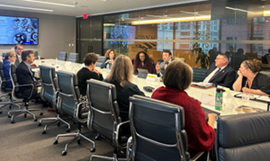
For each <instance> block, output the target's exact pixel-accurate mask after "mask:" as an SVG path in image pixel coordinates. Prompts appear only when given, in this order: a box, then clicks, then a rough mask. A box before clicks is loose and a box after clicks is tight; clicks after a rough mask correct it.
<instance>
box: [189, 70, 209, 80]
mask: <svg viewBox="0 0 270 161" xmlns="http://www.w3.org/2000/svg"><path fill="white" fill-rule="evenodd" d="M192 70H193V80H192V81H193V82H202V81H203V80H204V76H205V73H206V72H207V69H201V68H192Z"/></svg>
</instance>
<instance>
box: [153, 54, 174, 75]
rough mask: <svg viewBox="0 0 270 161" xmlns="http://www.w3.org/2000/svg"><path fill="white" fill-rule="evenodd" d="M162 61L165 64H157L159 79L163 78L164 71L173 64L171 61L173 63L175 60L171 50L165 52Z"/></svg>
mask: <svg viewBox="0 0 270 161" xmlns="http://www.w3.org/2000/svg"><path fill="white" fill-rule="evenodd" d="M162 59H163V62H161V63H160V62H159V61H158V62H157V65H156V71H157V75H158V76H159V77H163V74H164V71H165V69H166V68H167V66H168V65H169V63H171V61H173V60H174V59H172V53H171V51H170V50H164V51H163V53H162Z"/></svg>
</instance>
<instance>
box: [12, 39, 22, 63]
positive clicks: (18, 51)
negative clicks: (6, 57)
mask: <svg viewBox="0 0 270 161" xmlns="http://www.w3.org/2000/svg"><path fill="white" fill-rule="evenodd" d="M14 49H15V53H16V61H15V65H16V67H17V66H18V65H19V64H20V63H21V62H22V58H21V55H22V51H23V46H22V45H20V44H18V45H16V46H15V48H14Z"/></svg>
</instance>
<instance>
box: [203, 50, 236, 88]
mask: <svg viewBox="0 0 270 161" xmlns="http://www.w3.org/2000/svg"><path fill="white" fill-rule="evenodd" d="M228 64H229V57H228V55H227V54H218V56H217V57H216V60H215V63H212V64H211V66H210V68H209V69H208V70H207V72H206V73H205V79H204V81H203V82H204V83H213V84H215V85H216V86H217V85H220V86H224V87H228V88H230V89H232V85H233V82H234V81H235V76H236V73H235V71H234V70H233V68H232V67H231V66H229V65H228Z"/></svg>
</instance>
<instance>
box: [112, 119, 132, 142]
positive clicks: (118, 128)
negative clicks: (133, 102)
mask: <svg viewBox="0 0 270 161" xmlns="http://www.w3.org/2000/svg"><path fill="white" fill-rule="evenodd" d="M129 122H130V121H129V120H127V121H125V122H121V123H119V124H118V125H117V127H116V132H115V133H116V134H117V135H116V136H115V141H116V146H117V147H120V145H119V141H118V137H119V134H120V133H119V130H120V127H121V126H122V125H125V124H127V123H129Z"/></svg>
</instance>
